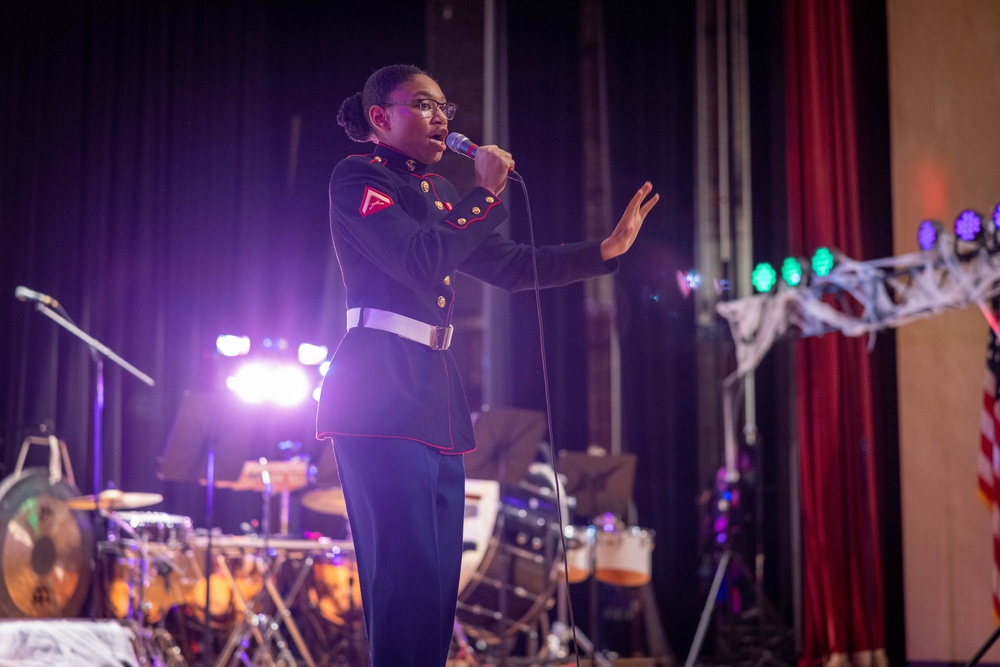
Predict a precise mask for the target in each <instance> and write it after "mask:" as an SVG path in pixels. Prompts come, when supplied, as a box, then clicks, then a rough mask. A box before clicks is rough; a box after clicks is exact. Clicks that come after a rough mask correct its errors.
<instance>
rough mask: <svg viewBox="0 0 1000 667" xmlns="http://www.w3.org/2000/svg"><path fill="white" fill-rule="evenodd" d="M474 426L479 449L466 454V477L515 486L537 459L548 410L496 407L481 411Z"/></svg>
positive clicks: (545, 429)
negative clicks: (492, 480) (545, 411)
mask: <svg viewBox="0 0 1000 667" xmlns="http://www.w3.org/2000/svg"><path fill="white" fill-rule="evenodd" d="M472 428H473V433H474V434H475V438H476V450H475V451H474V452H470V453H468V454H466V455H465V476H466V477H467V478H468V479H494V480H497V481H498V482H500V484H501V485H503V484H511V485H514V484H517V483H518V482H520V481H521V480H523V479H524V477H525V475H526V474H527V472H528V468H529V467H530V466H531V463H532V462H533V461H534V460H535V455H536V454H537V453H538V446H539V445H540V444H541V443H542V437H543V436H544V435H545V433H546V431H548V424H547V422H546V419H545V413H544V412H538V411H537V410H525V409H522V408H493V409H492V410H487V411H484V412H481V413H479V415H478V416H477V417H476V420H475V422H474V423H473V427H472Z"/></svg>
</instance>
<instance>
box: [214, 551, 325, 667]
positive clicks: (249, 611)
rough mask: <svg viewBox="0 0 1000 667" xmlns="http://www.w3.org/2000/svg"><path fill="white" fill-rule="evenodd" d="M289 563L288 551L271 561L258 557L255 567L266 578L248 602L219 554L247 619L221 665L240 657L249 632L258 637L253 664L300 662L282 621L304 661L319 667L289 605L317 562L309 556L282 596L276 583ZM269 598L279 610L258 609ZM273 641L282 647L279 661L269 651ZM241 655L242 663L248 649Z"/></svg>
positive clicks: (232, 637) (310, 666)
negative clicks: (270, 613) (283, 629)
mask: <svg viewBox="0 0 1000 667" xmlns="http://www.w3.org/2000/svg"><path fill="white" fill-rule="evenodd" d="M285 562H286V558H285V556H284V554H279V555H278V556H277V557H276V558H275V559H274V560H273V561H271V562H270V563H268V562H265V558H264V557H261V556H258V558H257V559H256V560H255V561H254V567H255V568H256V569H257V572H258V573H259V574H260V575H261V576H262V577H263V581H264V584H263V586H262V588H261V590H260V592H258V593H257V595H255V596H254V598H253V600H251V601H250V602H249V603H248V602H247V601H246V600H245V599H244V598H243V595H242V593H241V592H240V590H239V587H238V586H237V585H236V580H235V578H234V577H233V574H232V571H230V569H229V566H228V565H227V564H226V562H225V559H224V558H223V557H222V556H219V557H218V564H219V569H220V570H221V571H222V574H223V576H224V577H225V578H226V581H227V583H228V584H229V586H230V588H231V589H232V592H233V599H234V600H235V601H236V606H237V609H238V610H239V611H240V612H241V613H242V614H243V620H242V621H241V622H240V624H239V625H238V626H237V627H235V628H234V629H233V631H232V633H231V634H230V636H229V640H228V641H227V642H226V646H225V647H224V648H223V650H222V653H221V654H220V655H219V659H218V661H217V662H216V666H217V667H222V665H226V664H229V661H230V658H231V657H234V658H235V657H237V656H236V655H234V653H235V652H236V649H237V647H238V646H240V645H243V646H245V641H246V638H247V636H248V635H249V634H252V635H253V637H254V639H255V640H256V641H257V648H256V650H255V651H254V655H253V658H252V659H251V660H250V662H249V664H253V665H258V664H265V665H272V664H279V665H295V664H297V663H296V661H295V658H294V656H293V655H292V653H291V651H290V650H289V648H288V643H287V642H286V641H285V639H284V637H283V636H282V634H281V632H280V627H281V624H282V623H284V624H285V626H286V627H287V629H288V634H289V635H291V637H292V641H293V642H294V643H295V646H296V647H297V648H298V649H299V653H300V654H301V656H302V660H303V661H305V663H306V665H308V667H316V663H315V662H314V661H313V658H312V654H311V653H310V652H309V648H308V647H307V646H306V643H305V640H303V638H302V634H301V633H300V632H299V628H298V625H297V624H296V623H295V620H294V619H293V618H292V615H291V610H290V609H289V608H288V605H290V604H292V602H293V601H294V600H295V597H296V596H297V595H298V592H299V590H300V589H301V588H302V586H303V584H305V580H306V577H307V576H308V574H309V571H310V569H311V567H312V564H313V559H312V557H311V556H307V557H306V558H305V560H304V561H303V567H302V568H301V569H300V571H299V573H298V575H297V576H296V578H295V581H294V583H293V584H292V587H291V589H290V590H289V592H288V594H287V595H286V596H285V597H284V598H282V596H281V593H280V592H279V591H278V588H277V586H275V584H274V577H275V575H276V574H277V573H278V572H279V571H280V570H281V567H282V565H283V564H284V563H285ZM267 598H270V600H271V603H273V604H274V607H275V613H274V614H273V615H267V614H265V613H263V611H259V612H258V611H255V610H256V609H261V610H262V609H263V607H264V603H265V602H266V600H267ZM262 627H263V628H264V632H263V633H262V632H261V628H262ZM272 642H273V643H274V646H275V647H276V648H277V649H278V653H279V655H280V658H279V660H278V661H277V663H275V662H274V660H273V658H272V656H271V654H270V653H269V652H268V651H269V649H270V645H271V643H272ZM238 657H240V658H241V661H242V662H244V663H246V662H247V656H246V654H245V652H243V651H241V652H240V653H239V656H238Z"/></svg>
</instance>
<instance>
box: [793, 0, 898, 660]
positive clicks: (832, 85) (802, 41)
mask: <svg viewBox="0 0 1000 667" xmlns="http://www.w3.org/2000/svg"><path fill="white" fill-rule="evenodd" d="M850 8H851V3H850V2H849V1H848V0H786V2H785V46H786V54H785V62H786V86H787V88H786V107H787V109H786V110H787V117H788V129H787V132H788V137H787V139H788V143H787V151H788V156H787V157H788V167H787V168H788V190H789V224H790V228H791V229H790V232H791V233H790V238H791V247H792V250H794V251H796V252H797V253H799V254H810V253H811V252H812V251H813V250H814V249H816V248H818V247H820V246H829V247H834V248H838V249H840V250H841V251H842V252H844V254H846V255H848V256H850V257H853V258H858V259H863V258H864V257H863V254H864V253H863V248H862V233H861V223H860V210H859V194H858V190H859V187H858V186H859V181H858V146H857V143H856V141H857V133H856V127H855V105H854V83H853V62H852V56H851V38H852V37H851V21H850V18H851V16H850ZM866 342H867V341H866V340H865V339H857V338H847V337H845V336H843V335H840V334H836V333H834V334H828V335H826V336H823V337H821V338H812V339H805V340H802V341H800V342H799V343H798V348H797V380H798V387H799V391H798V410H799V442H800V445H799V448H800V459H801V462H800V465H801V480H802V539H803V554H804V567H803V577H804V581H803V596H804V601H803V602H804V604H803V608H804V619H803V651H802V657H801V664H802V665H817V664H824V663H832V664H837V663H839V662H841V661H842V660H843V659H845V658H847V659H852V656H853V661H855V662H866V661H867V660H871V659H872V658H873V656H874V657H875V659H876V661H878V662H881V661H882V660H884V656H885V653H884V650H881V649H883V647H884V643H885V642H884V634H885V630H884V628H885V626H884V614H883V608H884V605H883V586H882V562H881V558H880V540H879V535H878V522H877V509H878V508H877V500H876V495H875V488H874V456H873V449H872V448H873V447H877V446H878V443H876V442H873V437H872V436H873V432H874V428H873V410H872V395H871V375H872V370H871V366H870V361H869V358H868V354H867V351H866V348H865V345H866ZM873 651H875V653H872V652H873Z"/></svg>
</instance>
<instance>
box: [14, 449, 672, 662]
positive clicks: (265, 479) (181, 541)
mask: <svg viewBox="0 0 1000 667" xmlns="http://www.w3.org/2000/svg"><path fill="white" fill-rule="evenodd" d="M535 438H536V436H535V435H534V434H532V435H530V438H529V439H532V440H534V439H535ZM479 442H480V447H481V448H482V449H486V450H487V451H486V452H481V454H484V455H488V454H489V451H488V450H490V447H489V445H487V446H486V447H483V444H482V443H483V441H482V440H480V441H479ZM30 444H44V445H47V446H49V447H50V464H49V466H48V467H47V468H29V469H24V468H23V461H24V457H25V452H26V450H27V448H28V446H29V445H30ZM516 446H519V447H521V449H523V446H522V445H516ZM531 446H532V447H537V440H536V441H535V442H533V443H532V445H531ZM494 449H495V448H494ZM60 459H62V461H63V462H64V466H61V465H60ZM508 460H510V459H508ZM519 460H523V461H524V463H519V464H518V466H517V469H514V470H511V469H509V468H507V469H505V468H503V467H501V468H500V469H499V470H496V471H495V474H494V473H492V472H491V473H487V474H490V476H491V477H492V479H480V478H470V479H467V481H466V512H465V517H466V518H465V525H464V552H463V558H462V571H461V578H460V590H459V599H458V608H457V612H456V637H457V639H458V640H459V643H460V644H462V645H463V646H464V647H465V648H467V649H468V650H470V651H472V652H482V653H484V654H491V653H492V654H496V653H501V654H505V652H509V651H511V650H512V646H513V645H514V642H516V641H518V639H517V638H518V637H523V636H524V635H526V634H530V635H534V636H542V637H545V636H547V635H549V634H550V624H552V623H553V621H552V618H551V616H552V615H551V614H549V613H548V612H549V611H550V610H553V608H555V607H556V601H557V596H556V593H557V589H558V592H559V593H560V596H559V597H560V599H561V598H562V594H563V593H565V591H566V588H565V585H566V584H579V583H582V582H585V581H587V580H591V581H592V582H601V583H604V584H608V585H612V586H619V587H639V586H643V585H644V584H646V583H648V582H649V581H650V565H651V552H652V549H653V544H654V540H653V534H652V532H651V531H649V530H645V529H642V528H638V527H625V526H622V525H621V524H620V523H616V522H611V523H607V525H605V523H603V522H599V521H595V522H593V523H591V524H590V525H575V524H574V523H573V521H572V519H571V516H572V515H574V514H575V516H578V517H579V516H583V517H595V516H599V515H600V516H604V515H605V513H608V514H607V516H611V513H614V512H615V511H617V510H619V509H621V505H622V503H623V502H624V503H626V504H627V502H628V497H629V495H630V494H631V476H632V475H633V474H634V463H635V461H634V457H629V456H627V455H626V456H625V457H592V456H586V455H576V454H565V453H564V455H563V456H561V457H560V461H559V464H560V465H559V475H556V474H555V472H554V471H553V468H552V466H550V465H547V464H545V463H540V462H532V461H529V460H527V457H521V459H519ZM475 465H476V460H475V459H472V465H470V466H469V468H470V469H472V471H473V472H474V471H475ZM304 467H305V463H301V465H300V464H299V463H298V462H289V461H274V462H268V461H266V460H252V461H246V462H245V463H244V465H243V469H242V472H241V474H240V476H239V478H238V479H237V480H236V481H235V483H233V482H229V483H226V482H222V483H220V484H222V485H226V484H228V486H229V487H230V488H238V489H243V490H248V491H257V492H261V493H262V494H263V497H264V505H265V508H264V516H265V518H266V517H267V516H268V509H267V508H268V507H270V504H271V503H270V494H271V493H277V494H279V495H280V496H281V500H282V502H281V517H280V525H281V532H279V533H276V534H271V532H270V530H269V521H267V520H265V521H264V522H263V526H262V528H263V530H262V531H261V534H259V535H256V534H251V535H225V534H221V533H219V532H218V531H214V532H213V531H206V530H204V529H198V530H196V529H195V528H194V527H193V525H192V521H191V519H190V518H188V517H186V516H181V515H174V514H167V513H164V512H160V511H145V508H149V507H151V506H153V505H156V504H158V503H160V502H162V500H163V498H162V496H161V495H160V494H156V493H136V492H125V491H120V490H117V489H109V490H105V491H102V492H100V493H98V494H94V495H80V494H79V491H78V490H77V488H76V486H75V484H74V482H73V477H72V469H71V467H70V466H69V460H68V457H67V456H66V450H65V445H63V444H62V443H59V442H58V441H57V440H56V439H55V438H51V437H50V438H29V439H28V440H26V441H25V444H24V445H23V446H22V452H21V457H20V459H19V462H18V466H17V468H16V470H15V472H14V474H13V475H12V476H11V477H9V478H8V479H6V480H4V481H3V483H2V484H0V548H2V551H0V560H2V568H0V617H18V618H54V617H56V618H58V617H63V618H66V617H75V616H80V615H82V614H83V613H85V610H84V606H85V604H86V602H87V600H88V599H90V600H91V609H90V615H91V617H92V618H102V619H118V620H119V621H120V622H121V623H122V625H123V626H125V627H126V629H127V630H128V632H129V634H130V636H131V638H132V641H133V646H134V648H135V651H136V655H137V657H138V659H139V663H140V664H146V665H168V666H170V667H173V666H180V665H187V664H214V665H231V664H252V665H258V664H264V665H297V664H304V665H309V666H310V667H311V666H313V665H318V664H329V665H348V666H351V665H356V664H357V665H360V664H363V663H364V657H365V655H366V654H367V650H366V647H365V645H364V641H365V638H364V627H363V618H362V614H361V597H360V590H359V587H358V577H357V566H356V564H355V562H354V553H353V544H352V542H351V540H350V535H349V533H348V535H347V539H343V540H333V539H329V538H325V537H313V538H310V539H298V538H293V537H289V536H288V532H287V526H288V517H287V511H288V505H289V503H288V497H289V494H291V493H295V492H300V491H301V493H298V494H297V495H298V498H299V503H300V504H301V506H302V507H303V508H305V509H308V510H310V511H312V512H317V513H320V514H326V515H335V516H341V517H345V518H346V504H345V502H344V495H343V492H342V491H341V489H340V488H339V487H338V486H336V485H333V484H327V485H320V486H317V485H316V484H314V483H311V482H310V479H309V476H308V475H306V474H304V473H302V469H303V468H304ZM522 468H526V469H522ZM64 469H65V470H66V472H65V473H64V472H63V470H64ZM300 473H302V474H300ZM327 479H329V477H328V478H327ZM623 498H624V501H623V500H622V499H623ZM95 526H99V527H100V529H98V530H95ZM95 534H96V535H95ZM564 544H565V550H566V559H565V561H566V563H567V564H568V568H564V566H563V562H564V559H563V548H564V547H563V545H564ZM414 576H419V573H415V574H414ZM91 591H93V592H94V596H93V598H88V593H90V592H91ZM563 607H564V605H563V604H560V605H559V607H558V608H557V609H555V612H554V613H557V614H558V618H557V619H556V621H555V622H560V623H564V622H565V620H564V618H563V615H564V611H565V609H564V608H563ZM581 634H582V633H581ZM584 638H585V637H584ZM578 641H579V640H578ZM563 649H565V647H563Z"/></svg>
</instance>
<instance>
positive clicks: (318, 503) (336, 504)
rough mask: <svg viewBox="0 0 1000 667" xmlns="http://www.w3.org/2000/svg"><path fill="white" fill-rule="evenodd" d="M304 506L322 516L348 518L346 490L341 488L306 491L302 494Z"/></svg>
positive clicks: (332, 487) (333, 487)
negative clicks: (337, 515)
mask: <svg viewBox="0 0 1000 667" xmlns="http://www.w3.org/2000/svg"><path fill="white" fill-rule="evenodd" d="M302 506H303V507H306V508H307V509H311V510H312V511H313V512H319V513H320V514H339V515H341V516H347V501H345V500H344V490H343V489H342V488H340V487H339V486H331V487H329V488H326V489H313V490H312V491H306V492H305V493H304V494H302Z"/></svg>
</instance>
